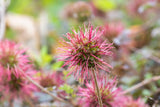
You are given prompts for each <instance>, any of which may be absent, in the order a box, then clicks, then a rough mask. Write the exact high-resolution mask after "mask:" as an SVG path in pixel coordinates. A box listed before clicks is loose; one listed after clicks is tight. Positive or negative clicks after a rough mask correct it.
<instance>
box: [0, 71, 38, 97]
mask: <svg viewBox="0 0 160 107" xmlns="http://www.w3.org/2000/svg"><path fill="white" fill-rule="evenodd" d="M32 74H33V72H32V73H26V75H28V76H30V77H31V78H32V77H33V76H32ZM32 79H33V78H32ZM34 91H37V88H36V86H35V85H33V84H32V83H30V82H29V81H28V80H26V78H25V77H24V75H22V74H18V75H17V76H15V74H14V73H12V72H10V75H8V74H7V73H6V72H3V71H1V72H0V92H1V95H2V99H12V100H13V99H15V98H20V99H21V100H24V99H25V98H26V97H30V98H31V97H32V92H34Z"/></svg>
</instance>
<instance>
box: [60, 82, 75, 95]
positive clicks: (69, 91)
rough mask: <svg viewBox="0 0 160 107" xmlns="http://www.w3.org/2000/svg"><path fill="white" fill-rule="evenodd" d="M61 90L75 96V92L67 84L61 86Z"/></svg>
mask: <svg viewBox="0 0 160 107" xmlns="http://www.w3.org/2000/svg"><path fill="white" fill-rule="evenodd" d="M59 89H61V90H63V91H65V92H66V93H67V94H71V95H72V94H73V92H74V90H73V89H72V88H71V87H70V86H69V85H67V84H64V85H63V86H61V87H60V88H59Z"/></svg>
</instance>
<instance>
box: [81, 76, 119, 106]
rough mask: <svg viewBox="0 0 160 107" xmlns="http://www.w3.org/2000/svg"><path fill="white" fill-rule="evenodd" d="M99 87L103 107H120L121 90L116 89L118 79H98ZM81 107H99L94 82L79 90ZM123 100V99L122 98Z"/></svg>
mask: <svg viewBox="0 0 160 107" xmlns="http://www.w3.org/2000/svg"><path fill="white" fill-rule="evenodd" d="M98 86H99V90H100V93H101V99H102V103H103V107H119V105H121V103H122V101H121V100H119V98H120V97H119V93H120V92H121V91H120V89H119V88H116V79H113V80H108V81H107V80H106V79H105V78H102V79H100V78H99V79H98ZM78 95H79V96H81V97H82V98H81V99H80V105H82V106H83V107H99V103H98V96H97V93H96V86H95V83H94V82H93V81H92V82H91V83H90V84H89V83H87V84H86V88H79V93H78ZM121 98H122V97H121Z"/></svg>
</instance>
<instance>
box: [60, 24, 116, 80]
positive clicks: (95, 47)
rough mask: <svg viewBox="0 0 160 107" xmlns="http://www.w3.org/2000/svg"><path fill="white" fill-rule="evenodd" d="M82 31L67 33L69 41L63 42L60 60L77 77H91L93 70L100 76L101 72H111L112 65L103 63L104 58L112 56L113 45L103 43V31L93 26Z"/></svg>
mask: <svg viewBox="0 0 160 107" xmlns="http://www.w3.org/2000/svg"><path fill="white" fill-rule="evenodd" d="M84 29H85V30H84V31H82V30H81V28H80V31H79V32H76V31H74V30H73V33H67V34H66V37H67V40H66V41H65V40H62V41H61V44H62V45H61V46H62V47H61V48H59V50H61V51H60V53H61V54H60V55H59V58H60V60H62V61H65V64H64V65H63V66H65V65H69V67H68V68H69V70H71V72H70V73H69V74H68V75H70V74H71V73H74V75H75V76H76V77H81V78H86V77H88V76H90V73H91V71H92V70H95V72H96V73H97V74H98V72H99V70H100V69H101V70H104V71H108V72H109V68H112V66H111V65H109V64H108V63H106V62H105V61H103V57H108V56H110V55H111V54H112V52H111V51H110V50H111V49H112V48H113V47H112V44H107V43H106V41H103V40H102V38H101V36H102V34H103V31H101V30H100V29H98V28H96V29H93V26H90V25H89V26H88V28H86V27H84Z"/></svg>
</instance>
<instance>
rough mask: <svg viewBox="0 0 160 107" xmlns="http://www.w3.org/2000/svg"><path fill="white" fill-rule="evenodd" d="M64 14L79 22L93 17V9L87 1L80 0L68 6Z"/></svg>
mask: <svg viewBox="0 0 160 107" xmlns="http://www.w3.org/2000/svg"><path fill="white" fill-rule="evenodd" d="M63 15H64V17H66V18H72V19H76V20H77V21H79V22H84V21H87V20H88V19H89V18H91V15H92V11H91V7H90V5H89V4H88V3H87V2H84V1H78V2H75V3H72V4H69V5H68V6H66V7H65V9H64V12H63Z"/></svg>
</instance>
